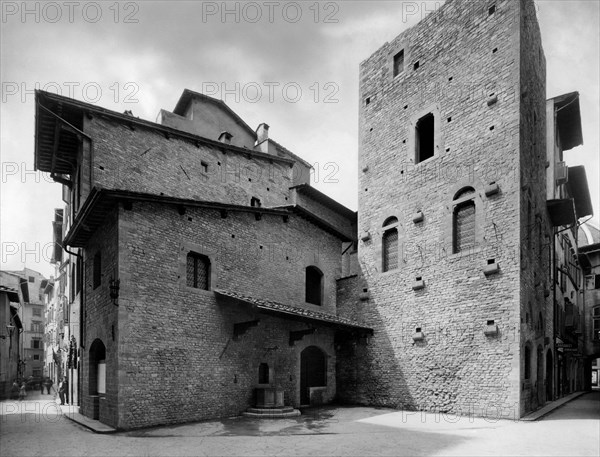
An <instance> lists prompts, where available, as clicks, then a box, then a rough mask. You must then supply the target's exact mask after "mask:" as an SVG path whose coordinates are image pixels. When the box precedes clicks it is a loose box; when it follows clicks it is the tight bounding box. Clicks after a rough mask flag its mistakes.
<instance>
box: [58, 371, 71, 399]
mask: <svg viewBox="0 0 600 457" xmlns="http://www.w3.org/2000/svg"><path fill="white" fill-rule="evenodd" d="M58 395H59V396H60V404H61V405H64V404H68V403H69V381H67V377H66V376H65V377H64V378H63V380H62V382H61V383H60V385H59V386H58Z"/></svg>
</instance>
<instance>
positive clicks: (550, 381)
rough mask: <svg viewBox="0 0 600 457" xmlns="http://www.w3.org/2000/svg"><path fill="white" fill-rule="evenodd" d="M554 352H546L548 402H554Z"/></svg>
mask: <svg viewBox="0 0 600 457" xmlns="http://www.w3.org/2000/svg"><path fill="white" fill-rule="evenodd" d="M552 363H553V360H552V351H551V350H550V349H548V352H546V401H552V400H554V393H553V392H554V367H553V365H552Z"/></svg>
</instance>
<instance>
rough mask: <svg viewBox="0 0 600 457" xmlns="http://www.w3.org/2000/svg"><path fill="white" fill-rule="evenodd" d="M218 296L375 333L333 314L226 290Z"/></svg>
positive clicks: (298, 316)
mask: <svg viewBox="0 0 600 457" xmlns="http://www.w3.org/2000/svg"><path fill="white" fill-rule="evenodd" d="M215 293H216V294H219V295H222V296H224V297H229V298H233V299H236V300H238V301H241V302H244V303H247V304H250V305H252V307H254V308H257V309H258V310H263V311H267V312H272V313H276V314H281V315H287V316H289V317H291V318H296V319H302V320H310V321H318V322H320V323H322V324H331V325H334V326H341V327H346V328H348V327H349V328H350V329H355V330H363V331H365V330H366V331H369V332H371V333H372V332H373V329H371V328H369V327H365V326H363V325H361V324H359V323H357V322H354V321H352V320H350V319H346V318H344V317H339V316H334V315H332V314H327V313H322V312H319V311H311V310H308V309H304V308H297V307H295V306H290V305H284V304H283V303H278V302H274V301H271V300H264V299H261V298H253V297H248V296H245V295H241V294H238V293H237V292H230V291H225V290H220V289H217V290H215Z"/></svg>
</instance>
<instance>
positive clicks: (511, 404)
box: [338, 0, 549, 417]
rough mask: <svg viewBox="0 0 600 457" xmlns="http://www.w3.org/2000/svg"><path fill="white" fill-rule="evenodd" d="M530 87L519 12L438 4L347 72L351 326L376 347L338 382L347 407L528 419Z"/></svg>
mask: <svg viewBox="0 0 600 457" xmlns="http://www.w3.org/2000/svg"><path fill="white" fill-rule="evenodd" d="M545 72H546V65H545V58H544V54H543V50H542V45H541V37H540V31H539V27H538V24H537V19H536V12H535V5H534V2H533V0H520V1H514V0H492V1H486V2H480V1H472V0H449V1H447V2H446V3H445V4H444V5H443V6H442V7H441V8H439V9H438V10H437V11H435V12H433V13H431V14H430V15H429V16H427V17H426V18H425V19H424V20H422V21H421V22H420V23H419V24H417V25H416V26H414V27H412V28H410V29H408V30H406V31H405V32H403V33H402V34H401V35H399V36H398V37H396V38H395V39H394V40H392V41H391V42H389V43H385V44H384V45H383V46H382V47H381V48H380V49H379V50H377V51H376V52H375V53H374V54H373V55H372V56H370V57H369V58H368V59H366V60H365V61H364V62H362V63H361V66H360V123H359V131H360V134H359V136H360V153H359V174H360V176H359V183H360V186H359V221H358V230H359V238H360V240H359V261H360V267H361V279H360V280H361V281H362V283H361V284H360V287H361V290H362V292H363V294H364V296H363V299H362V301H361V302H360V304H358V305H357V306H358V307H359V308H360V309H358V310H355V312H358V313H360V314H362V315H363V316H364V319H365V321H366V322H368V323H369V325H370V326H371V327H372V328H374V329H375V335H374V337H373V338H372V339H371V340H370V341H369V343H368V344H367V345H363V346H358V347H356V348H355V349H354V351H355V353H354V356H356V357H357V360H358V362H356V363H350V365H349V368H348V369H347V370H346V371H344V372H343V373H342V374H341V375H340V381H339V383H340V384H341V386H342V387H343V389H341V388H339V387H338V391H341V390H343V391H344V392H345V397H346V399H347V400H351V401H355V402H361V403H371V404H373V403H376V404H382V405H389V406H395V407H402V408H409V409H418V410H428V411H440V412H451V413H457V414H474V415H478V416H488V417H490V416H493V417H499V416H502V417H520V416H521V415H523V414H524V413H525V412H527V411H528V410H530V409H532V408H533V407H535V406H536V405H532V404H531V397H532V395H533V394H531V393H529V394H527V395H526V394H525V393H526V392H531V390H532V389H534V388H537V387H535V386H534V384H535V385H536V386H537V384H538V383H539V384H540V385H543V382H542V379H541V378H539V377H537V378H536V377H535V371H536V368H535V367H534V366H533V365H532V360H533V359H532V358H531V351H532V348H531V347H530V346H531V345H530V343H527V341H528V333H527V332H528V331H529V330H528V329H530V328H533V326H530V325H529V320H532V319H537V318H538V316H540V319H542V322H543V321H544V320H546V321H547V319H545V314H546V300H548V299H547V298H546V296H545V295H546V294H545V293H544V292H545V287H547V284H546V281H547V277H546V275H547V273H548V265H547V262H548V257H549V256H548V252H549V251H547V246H548V245H549V242H548V239H547V238H546V236H547V235H548V234H549V229H548V224H547V222H546V218H547V216H546V210H545V186H546V184H545V137H544V129H545V98H546V93H545V92H546V89H545V80H546V74H545ZM526 320H527V323H526V322H525V321H526ZM526 324H527V325H526ZM536 325H537V324H536ZM540 325H541V323H540ZM528 345H529V346H528ZM525 354H528V357H527V359H526V358H525ZM533 379H535V380H537V382H534V381H533ZM533 396H535V395H533Z"/></svg>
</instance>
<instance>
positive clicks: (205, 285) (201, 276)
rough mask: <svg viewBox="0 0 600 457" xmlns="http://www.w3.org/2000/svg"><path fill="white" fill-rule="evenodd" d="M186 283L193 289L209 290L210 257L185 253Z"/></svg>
mask: <svg viewBox="0 0 600 457" xmlns="http://www.w3.org/2000/svg"><path fill="white" fill-rule="evenodd" d="M186 284H187V286H188V287H193V288H195V289H203V290H210V259H209V258H208V257H206V256H205V255H202V254H198V253H196V252H190V253H188V255H187V264H186Z"/></svg>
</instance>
